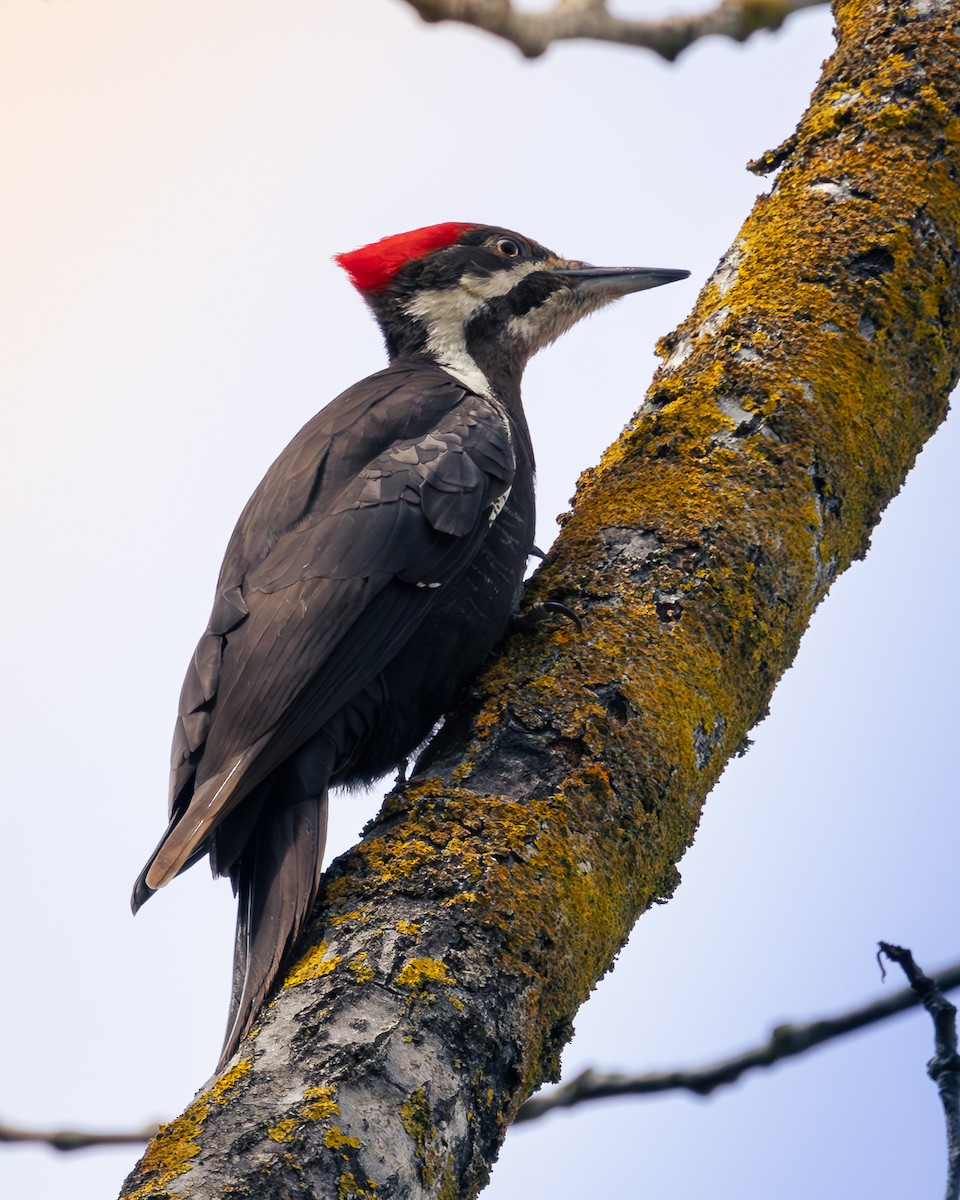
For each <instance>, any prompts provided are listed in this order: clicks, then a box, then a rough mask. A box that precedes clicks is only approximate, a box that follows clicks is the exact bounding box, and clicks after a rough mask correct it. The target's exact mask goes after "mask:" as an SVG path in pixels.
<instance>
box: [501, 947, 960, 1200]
mask: <svg viewBox="0 0 960 1200" xmlns="http://www.w3.org/2000/svg"><path fill="white" fill-rule="evenodd" d="M927 982H928V983H930V981H929V980H927ZM936 982H937V985H938V986H939V988H940V989H941V990H942V991H951V990H952V989H953V988H956V987H960V963H958V964H957V965H956V966H953V967H948V968H947V969H946V970H945V971H941V972H940V974H939V975H938V976H937V981H936ZM931 986H933V985H932V984H931ZM941 998H942V997H941ZM920 1002H921V996H920V995H919V994H918V993H917V992H915V991H914V990H912V989H911V988H904V989H903V990H902V991H900V992H895V993H894V994H893V995H892V996H888V997H886V998H885V999H883V1000H876V1001H874V1003H873V1004H866V1005H864V1006H863V1007H862V1008H855V1009H852V1010H851V1011H850V1012H845V1013H841V1014H840V1015H839V1016H836V1017H824V1018H822V1019H821V1020H819V1021H810V1022H808V1023H806V1024H802V1025H779V1026H777V1028H776V1029H774V1031H773V1033H772V1034H771V1035H770V1040H769V1041H768V1042H766V1043H764V1044H763V1045H762V1046H757V1047H756V1048H755V1049H753V1050H747V1051H746V1052H745V1053H743V1054H737V1055H735V1056H734V1057H733V1058H727V1059H723V1060H722V1061H720V1062H718V1063H714V1064H712V1065H711V1066H708V1067H697V1068H694V1069H693V1070H689V1071H662V1072H654V1073H652V1074H649V1075H619V1074H610V1075H607V1074H603V1073H602V1072H599V1071H592V1070H587V1071H584V1072H583V1073H582V1074H580V1075H578V1076H577V1077H576V1078H575V1079H571V1081H570V1082H569V1083H565V1084H564V1085H563V1086H562V1087H558V1088H553V1089H552V1090H551V1091H549V1092H546V1093H544V1094H543V1095H541V1096H534V1097H533V1098H532V1099H530V1100H527V1101H526V1103H525V1104H523V1105H522V1106H521V1108H520V1110H519V1111H518V1113H517V1116H516V1121H515V1122H514V1124H516V1122H517V1121H533V1120H535V1119H536V1118H537V1117H542V1116H543V1115H544V1113H548V1112H551V1111H552V1110H553V1109H556V1108H572V1107H573V1106H574V1105H575V1104H582V1103H584V1102H585V1101H587V1100H603V1099H606V1098H607V1097H609V1096H646V1095H650V1094H651V1093H653V1092H668V1091H675V1090H678V1089H679V1090H682V1091H688V1092H694V1093H695V1094H696V1095H698V1096H707V1095H709V1094H710V1093H711V1092H712V1091H714V1089H715V1088H718V1087H721V1086H723V1085H724V1084H728V1083H734V1082H735V1081H736V1080H737V1079H739V1078H740V1076H741V1075H743V1074H744V1072H746V1071H750V1070H752V1069H753V1068H754V1067H769V1066H770V1065H771V1064H773V1063H775V1062H779V1061H781V1060H782V1059H785V1058H792V1057H794V1055H797V1054H803V1053H805V1052H806V1051H807V1050H811V1049H813V1047H814V1046H820V1045H822V1044H823V1043H824V1042H829V1041H832V1040H833V1039H834V1038H838V1037H842V1036H843V1035H844V1034H847V1033H853V1032H854V1031H855V1030H857V1029H864V1028H865V1027H866V1026H868V1025H875V1024H876V1023H877V1022H878V1021H884V1020H886V1019H887V1018H888V1017H893V1016H896V1015H897V1013H901V1012H904V1011H905V1010H906V1009H908V1008H913V1007H915V1006H916V1005H918V1004H919V1003H920ZM924 1003H926V1001H924ZM944 1003H946V1001H944ZM950 1007H951V1009H952V1007H953V1006H952V1005H951V1006H950ZM954 1046H955V1042H954ZM951 1161H952V1160H951ZM948 1200H953V1197H952V1196H949V1197H948Z"/></svg>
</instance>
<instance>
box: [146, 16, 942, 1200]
mask: <svg viewBox="0 0 960 1200" xmlns="http://www.w3.org/2000/svg"><path fill="white" fill-rule="evenodd" d="M836 18H837V26H838V33H839V38H840V42H839V46H838V49H837V51H836V52H835V54H834V55H833V56H832V57H831V59H830V60H828V62H827V64H825V67H824V73H823V76H822V78H821V81H820V83H819V85H818V87H817V89H816V91H815V93H814V96H813V99H812V102H811V106H810V108H809V110H808V112H807V113H806V115H805V116H804V118H803V121H802V122H801V125H800V128H799V130H798V135H797V141H796V144H795V147H794V148H793V150H792V152H791V153H790V154H789V155H788V156H787V158H786V161H785V163H784V165H783V167H782V169H781V172H780V175H779V176H778V178H777V180H776V182H775V184H774V186H773V189H772V191H771V193H770V195H769V196H765V197H762V198H761V199H760V200H759V201H758V202H757V204H756V206H755V208H754V211H753V213H752V214H751V216H750V217H749V218H748V220H747V222H746V224H745V225H744V227H743V229H742V230H741V232H740V234H739V236H738V238H737V240H736V242H735V244H734V246H733V247H732V248H731V249H730V250H729V251H728V253H727V254H726V256H725V257H724V259H723V261H722V262H721V264H720V266H719V267H718V269H717V271H716V272H715V274H714V275H713V277H712V278H711V279H710V281H709V282H708V283H707V284H706V286H705V287H704V289H703V291H702V293H701V295H700V297H699V299H698V301H697V304H696V307H695V309H694V312H693V313H692V315H691V316H690V318H689V319H688V320H687V321H686V322H685V323H684V324H683V326H682V327H681V328H680V329H679V330H678V331H677V332H676V333H674V334H673V335H671V336H670V337H669V338H667V339H664V341H663V342H662V344H661V347H660V349H661V352H662V354H663V355H664V356H665V360H666V361H665V363H664V365H663V366H662V367H661V369H660V371H659V372H658V374H657V376H656V378H655V379H654V382H653V385H652V387H651V389H650V391H649V393H648V395H647V398H646V400H645V402H644V404H643V405H642V407H641V409H640V411H639V412H638V413H637V414H636V416H635V417H634V419H633V421H632V422H631V423H630V425H629V426H628V428H627V429H626V431H625V432H624V434H623V435H622V437H621V438H620V439H619V440H618V442H617V443H616V444H615V445H614V446H613V447H612V448H611V449H610V450H608V451H607V453H606V454H605V455H604V458H603V460H602V462H601V464H600V466H599V467H598V468H597V469H595V470H592V471H588V472H586V473H585V474H584V476H583V477H582V478H581V480H580V483H579V486H578V491H577V497H576V500H575V504H574V508H573V511H572V512H571V513H570V514H568V515H567V517H566V519H565V521H564V523H563V527H562V530H561V534H560V537H559V538H558V540H557V543H556V545H555V547H554V549H553V550H552V551H551V552H550V554H549V555H548V558H547V560H546V561H545V563H544V565H543V567H542V568H541V570H540V571H539V572H538V574H537V576H536V578H535V580H534V582H533V584H532V585H531V587H530V589H529V595H528V603H530V604H533V603H537V602H542V601H547V600H549V601H555V602H558V603H563V604H567V605H569V606H570V607H571V608H573V609H574V610H575V611H576V612H577V613H578V614H579V615H580V617H581V619H582V621H583V623H584V626H585V632H584V633H582V634H580V633H578V632H577V631H576V629H575V628H573V627H572V626H571V625H570V624H569V623H565V624H564V625H562V626H561V627H559V628H554V629H546V628H544V629H541V630H539V631H538V632H537V633H535V634H533V635H522V634H521V635H519V636H516V637H514V638H512V639H511V640H510V642H509V643H508V645H507V647H506V648H505V651H504V653H503V655H502V656H501V658H500V659H499V660H498V661H497V662H496V663H494V665H493V666H492V667H491V668H490V669H489V670H488V671H487V672H486V674H485V675H484V676H483V677H482V679H481V680H480V681H479V682H478V684H477V685H476V687H475V689H474V693H473V695H472V696H471V697H470V698H469V699H468V700H467V701H466V702H465V703H464V705H463V707H462V708H461V709H460V710H459V711H458V712H457V713H455V714H453V715H452V716H451V717H450V718H449V719H448V721H447V723H446V724H445V726H444V728H443V730H442V731H441V733H440V735H439V737H438V738H437V739H436V740H435V741H434V743H433V744H432V746H431V747H430V748H429V750H428V751H427V753H426V754H425V756H424V757H423V758H422V759H421V761H420V762H419V763H418V764H417V767H416V771H415V773H414V776H413V778H412V779H411V780H410V782H409V783H408V784H407V785H406V786H405V787H403V788H401V789H398V790H396V791H394V792H393V793H392V794H391V795H390V796H389V797H388V798H387V799H386V801H385V803H384V806H383V808H382V810H381V812H380V814H379V816H378V817H377V819H376V820H375V822H374V823H373V824H372V825H371V826H370V827H369V829H368V830H367V832H366V836H365V837H364V839H363V840H362V841H361V843H360V844H359V845H358V846H356V847H355V848H354V849H353V850H352V851H351V852H350V853H348V854H346V855H344V856H343V857H342V858H340V859H338V860H337V861H336V862H335V863H334V864H333V865H332V867H331V868H330V869H329V871H328V872H327V874H326V876H325V880H324V887H323V889H322V892H321V895H320V898H319V901H318V906H317V909H316V912H315V914H314V918H313V922H312V925H311V926H310V927H309V928H308V930H307V932H306V935H305V936H304V938H303V940H302V943H301V946H300V948H299V949H300V958H299V960H298V961H297V962H296V963H295V964H294V965H293V967H292V968H291V969H290V971H289V973H288V975H287V978H286V980H285V982H284V985H283V986H282V987H281V989H280V990H279V992H278V994H277V996H276V997H275V999H274V1000H273V1002H272V1003H271V1004H270V1005H269V1006H268V1007H267V1009H266V1010H265V1011H264V1012H263V1014H262V1017H261V1020H260V1024H259V1027H258V1028H257V1029H256V1030H255V1031H254V1033H253V1034H252V1035H251V1036H250V1037H249V1038H248V1039H247V1040H246V1041H245V1042H244V1044H243V1045H242V1047H241V1051H240V1055H239V1056H238V1058H237V1059H236V1060H235V1061H234V1062H233V1064H232V1065H231V1066H230V1067H229V1068H228V1070H227V1071H226V1072H225V1073H224V1074H223V1075H222V1076H221V1077H220V1078H219V1079H218V1080H216V1081H215V1082H214V1083H213V1084H212V1085H211V1086H208V1087H207V1088H206V1089H204V1090H203V1091H202V1092H201V1094H200V1095H199V1096H198V1098H197V1099H196V1100H195V1101H194V1102H193V1104H191V1105H190V1107H189V1108H188V1109H187V1110H186V1111H185V1112H184V1113H183V1115H182V1116H181V1117H179V1118H178V1119H177V1120H176V1121H174V1122H172V1123H171V1124H170V1125H168V1126H165V1127H164V1128H163V1129H162V1130H161V1131H160V1133H159V1134H158V1135H157V1137H156V1138H155V1139H154V1141H153V1142H152V1143H151V1145H150V1146H149V1147H148V1149H147V1152H146V1154H145V1155H144V1157H143V1159H142V1160H141V1162H140V1164H139V1165H138V1166H137V1168H136V1169H135V1170H134V1172H133V1173H132V1174H131V1176H130V1177H129V1179H128V1180H127V1182H126V1185H125V1188H124V1191H123V1197H124V1198H125V1200H134V1197H136V1200H147V1197H149V1198H151V1200H161V1198H173V1197H187V1196H189V1197H193V1198H200V1197H204V1198H206V1197H212V1196H215V1195H216V1196H222V1195H224V1194H229V1195H230V1196H231V1197H233V1200H240V1198H242V1197H247V1196H256V1197H258V1200H279V1198H280V1197H284V1196H290V1195H304V1194H315V1195H322V1196H338V1195H339V1196H370V1195H371V1194H373V1195H376V1196H377V1197H378V1198H380V1200H387V1198H392V1197H400V1196H403V1197H405V1198H407V1197H409V1198H414V1200H415V1198H419V1197H438V1198H440V1200H452V1197H453V1196H458V1197H463V1198H464V1200H467V1198H469V1197H471V1196H473V1195H475V1194H476V1192H477V1191H478V1190H479V1189H480V1188H481V1187H482V1186H483V1184H484V1182H485V1181H486V1179H487V1176H488V1172H489V1167H490V1163H491V1162H492V1161H493V1159H494V1158H495V1156H496V1153H497V1150H498V1148H499V1146H500V1143H501V1141H502V1138H503V1136H504V1133H505V1131H506V1129H507V1127H508V1126H509V1124H510V1122H511V1121H512V1120H513V1118H514V1116H515V1115H516V1112H517V1110H518V1108H519V1106H520V1104H521V1103H522V1102H523V1100H525V1099H526V1098H527V1096H529V1095H530V1093H531V1092H532V1091H533V1090H534V1089H535V1088H536V1087H538V1086H539V1085H540V1084H541V1082H543V1080H544V1079H555V1078H556V1076H557V1072H558V1061H559V1053H560V1050H561V1048H562V1046H563V1045H564V1043H565V1042H566V1040H567V1039H568V1037H569V1035H570V1032H571V1028H572V1026H571V1019H572V1017H573V1015H574V1013H575V1012H576V1010H577V1008H578V1007H579V1005H580V1004H582V1003H583V1001H584V1000H585V999H586V997H587V995H588V994H589V992H590V990H591V988H592V987H593V985H594V983H595V982H596V980H597V979H598V978H599V977H600V975H602V974H603V972H604V971H605V970H607V969H608V967H609V965H610V963H611V961H612V959H613V957H614V955H615V954H616V952H617V950H618V949H619V948H620V946H621V945H622V944H623V943H624V941H625V940H626V938H627V937H628V935H629V932H630V930H631V928H632V926H633V924H634V922H635V920H636V918H637V917H638V916H639V915H640V914H641V913H642V912H644V911H645V910H646V909H647V908H649V907H650V905H651V904H653V903H654V902H656V901H657V900H662V899H664V898H665V897H667V896H669V895H670V893H671V892H672V890H673V888H674V887H675V885H676V882H677V872H676V865H675V864H676V863H677V862H678V861H679V859H680V857H681V856H682V854H683V852H684V850H685V849H686V847H687V845H688V844H689V842H690V840H691V839H692V837H693V834H694V832H695V829H696V825H697V821H698V818H699V814H700V809H701V806H702V803H703V800H704V797H705V796H706V794H707V793H708V791H709V790H710V788H711V787H712V785H713V784H714V782H715V781H716V779H717V777H718V776H719V774H720V771H721V770H722V768H723V765H724V763H725V761H726V759H727V758H728V757H729V756H730V755H731V754H733V753H734V752H735V750H736V748H737V747H738V746H739V745H740V744H741V743H742V740H743V738H744V736H745V735H746V733H747V731H748V730H749V729H750V728H751V727H752V726H753V725H754V724H756V722H757V721H758V720H760V718H761V717H762V716H763V714H764V713H765V711H766V708H767V705H768V702H769V699H770V696H771V693H772V690H773V687H774V685H775V684H776V682H777V680H778V679H779V678H780V676H781V675H782V673H783V672H784V670H786V668H787V666H788V665H789V664H790V662H791V661H792V659H793V657H794V654H795V653H796V649H797V646H798V644H799V640H800V636H801V634H802V632H803V630H804V628H805V627H806V624H807V622H808V621H809V618H810V615H811V613H812V612H813V610H814V608H815V607H816V605H817V604H818V603H819V601H820V600H821V599H822V598H823V596H824V595H825V594H826V591H827V589H828V588H829V586H830V584H831V583H832V581H833V579H834V578H835V577H836V575H837V574H838V573H839V572H840V571H842V570H844V569H845V568H846V567H847V566H848V565H849V563H850V562H851V561H852V560H853V559H854V558H856V557H859V556H861V555H863V554H864V553H865V552H866V549H867V546H868V542H869V534H870V530H871V529H872V528H873V526H874V524H875V523H876V521H877V520H878V518H879V514H880V512H881V510H882V509H883V507H884V505H885V504H886V503H887V502H888V501H889V500H890V498H891V497H892V496H893V495H894V494H895V493H896V491H897V490H898V488H899V487H900V485H901V483H902V482H903V479H904V476H905V475H906V473H907V471H908V470H909V469H910V467H911V466H912V465H913V462H914V459H915V458H916V455H917V453H918V451H919V450H920V448H921V446H922V445H923V443H924V441H925V440H926V438H928V437H929V436H930V435H931V433H932V432H933V431H934V429H935V428H936V427H937V425H938V424H939V423H940V421H941V420H942V419H943V416H944V414H945V412H946V409H947V399H948V396H949V393H950V391H951V389H952V387H953V386H954V384H955V383H956V380H957V378H958V375H960V186H958V182H957V181H958V179H960V117H958V116H957V114H958V113H960V72H958V71H957V69H956V64H957V62H958V61H960V40H958V28H960V23H958V21H957V5H956V3H947V2H945V0H922V3H921V2H918V3H916V5H912V4H910V3H907V2H906V0H887V2H886V3H884V2H882V0H875V2H872V3H870V4H864V3H862V2H861V0H839V2H838V4H837V8H836ZM797 819H803V817H802V814H798V816H797Z"/></svg>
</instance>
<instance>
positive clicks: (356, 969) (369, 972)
mask: <svg viewBox="0 0 960 1200" xmlns="http://www.w3.org/2000/svg"><path fill="white" fill-rule="evenodd" d="M347 968H348V969H349V971H350V972H351V973H352V975H353V977H354V979H355V980H356V981H357V983H369V982H370V980H371V979H372V978H373V976H374V971H373V967H371V966H370V964H369V963H368V962H367V952H366V951H365V950H361V951H360V952H359V953H358V954H356V955H354V957H353V958H352V959H351V960H350V961H349V962H348V963H347Z"/></svg>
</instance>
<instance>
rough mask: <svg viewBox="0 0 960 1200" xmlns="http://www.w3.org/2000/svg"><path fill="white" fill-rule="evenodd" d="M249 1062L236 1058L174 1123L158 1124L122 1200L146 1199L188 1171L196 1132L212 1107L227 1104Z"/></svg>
mask: <svg viewBox="0 0 960 1200" xmlns="http://www.w3.org/2000/svg"><path fill="white" fill-rule="evenodd" d="M251 1065H252V1064H251V1063H250V1060H249V1059H240V1061H239V1062H237V1063H234V1065H233V1066H232V1067H231V1068H230V1070H229V1071H225V1072H224V1074H223V1075H221V1076H220V1078H219V1079H218V1080H217V1081H216V1083H215V1084H214V1085H213V1087H211V1088H210V1089H209V1090H207V1091H206V1092H204V1093H203V1095H201V1096H198V1097H197V1099H196V1100H194V1101H193V1103H192V1104H191V1105H190V1106H189V1107H188V1108H186V1109H185V1110H184V1112H183V1113H182V1115H181V1116H179V1117H177V1119H176V1120H175V1121H170V1122H169V1123H168V1124H166V1125H161V1126H160V1129H159V1131H158V1132H157V1135H156V1136H155V1137H154V1139H153V1141H152V1142H151V1143H150V1145H149V1146H148V1147H147V1150H146V1153H145V1154H144V1156H143V1158H142V1159H141V1160H140V1163H139V1165H138V1167H137V1177H138V1179H143V1181H144V1182H143V1183H142V1184H140V1186H138V1187H137V1188H136V1189H135V1190H133V1191H131V1192H128V1193H127V1194H126V1196H125V1198H124V1200H148V1198H149V1197H150V1196H154V1195H156V1194H158V1193H161V1192H163V1191H165V1190H166V1188H167V1187H168V1185H169V1184H170V1183H171V1182H172V1181H173V1180H174V1179H176V1178H177V1177H178V1176H179V1175H182V1174H184V1172H185V1171H188V1170H189V1169H190V1164H191V1162H192V1160H193V1159H194V1158H196V1156H197V1155H198V1154H199V1153H200V1141H199V1137H200V1133H201V1131H202V1129H203V1127H204V1125H205V1124H206V1121H207V1118H208V1117H209V1116H210V1113H211V1112H212V1111H213V1109H214V1108H217V1107H220V1106H222V1105H224V1104H226V1102H227V1097H228V1093H229V1092H230V1091H231V1089H232V1088H234V1087H235V1086H236V1084H237V1083H238V1082H239V1080H241V1079H242V1078H243V1077H244V1075H246V1074H247V1072H248V1071H249V1070H250V1067H251Z"/></svg>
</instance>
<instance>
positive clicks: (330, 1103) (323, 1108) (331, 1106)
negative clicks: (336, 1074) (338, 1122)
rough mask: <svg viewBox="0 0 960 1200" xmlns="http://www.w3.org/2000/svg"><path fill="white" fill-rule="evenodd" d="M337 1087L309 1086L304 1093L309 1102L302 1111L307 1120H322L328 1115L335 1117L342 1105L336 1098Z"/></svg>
mask: <svg viewBox="0 0 960 1200" xmlns="http://www.w3.org/2000/svg"><path fill="white" fill-rule="evenodd" d="M336 1093H337V1089H336V1088H333V1087H312V1088H307V1090H306V1091H305V1092H304V1093H303V1098H304V1100H306V1101H307V1103H306V1104H305V1105H304V1107H303V1108H302V1109H301V1113H302V1115H303V1117H304V1119H305V1120H307V1121H322V1120H324V1119H325V1118H326V1117H335V1116H337V1115H338V1114H339V1112H340V1105H339V1104H337V1102H336V1100H334V1096H335V1095H336Z"/></svg>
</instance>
